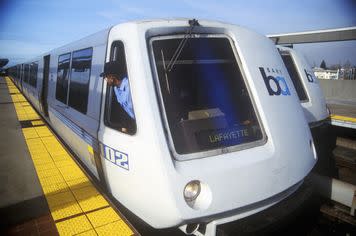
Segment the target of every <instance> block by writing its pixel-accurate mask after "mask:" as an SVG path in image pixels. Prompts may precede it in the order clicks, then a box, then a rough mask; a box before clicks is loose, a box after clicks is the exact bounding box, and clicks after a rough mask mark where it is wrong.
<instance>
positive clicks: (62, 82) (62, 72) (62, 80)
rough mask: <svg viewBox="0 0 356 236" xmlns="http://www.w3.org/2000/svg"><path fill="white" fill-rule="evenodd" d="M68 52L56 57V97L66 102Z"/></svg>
mask: <svg viewBox="0 0 356 236" xmlns="http://www.w3.org/2000/svg"><path fill="white" fill-rule="evenodd" d="M69 66H70V53H67V54H63V55H60V56H59V57H58V69H57V85H56V99H57V100H58V101H60V102H63V103H64V104H67V94H68V80H69Z"/></svg>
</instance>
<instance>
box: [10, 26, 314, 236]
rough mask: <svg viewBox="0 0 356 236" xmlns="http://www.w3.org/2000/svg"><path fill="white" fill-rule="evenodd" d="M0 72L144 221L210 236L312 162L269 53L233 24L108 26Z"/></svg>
mask: <svg viewBox="0 0 356 236" xmlns="http://www.w3.org/2000/svg"><path fill="white" fill-rule="evenodd" d="M105 62H106V63H108V62H115V63H117V65H118V66H117V67H118V71H119V72H118V73H119V76H120V77H122V78H123V77H126V78H127V80H128V85H129V86H128V87H126V89H129V90H128V91H129V92H130V93H127V94H131V95H130V96H131V97H130V98H131V100H132V106H133V110H132V111H131V112H132V114H133V116H128V114H127V113H128V112H127V109H125V107H124V106H123V105H120V104H119V103H118V101H117V100H118V96H117V91H116V90H117V89H118V88H120V87H118V86H108V84H107V83H106V82H105V80H103V78H102V77H100V74H101V73H102V72H103V70H104V64H105ZM106 72H107V71H106ZM10 73H11V75H12V77H14V78H15V81H16V83H17V85H18V86H19V87H21V88H22V91H23V93H24V94H25V95H26V96H27V97H28V98H29V100H30V101H31V102H32V104H33V105H34V106H35V107H36V109H37V110H38V111H40V113H41V114H42V115H43V117H44V118H45V119H46V120H47V121H48V122H49V124H50V125H51V126H52V128H53V129H54V130H55V131H56V132H57V134H58V135H60V136H61V137H62V139H63V140H64V141H65V142H66V143H67V144H68V145H69V146H70V148H71V149H72V150H73V152H75V153H76V155H77V156H78V158H79V159H80V160H81V162H82V163H83V164H84V165H85V166H86V167H87V168H88V169H89V170H90V171H91V173H92V174H93V175H94V176H95V177H96V178H97V179H98V180H99V181H101V182H103V183H105V184H106V185H107V188H108V191H109V192H110V193H111V194H112V196H113V197H114V198H115V199H117V200H118V201H119V202H120V203H122V204H123V205H124V206H126V207H127V208H128V209H129V210H130V211H132V212H133V213H134V214H135V215H136V216H138V217H139V218H141V219H142V220H144V221H145V222H146V223H148V224H149V225H151V226H152V227H154V228H168V227H180V228H181V229H182V230H183V231H184V232H185V233H195V234H206V235H213V234H215V232H216V227H217V226H218V225H221V224H224V223H228V222H232V221H235V220H238V219H241V218H243V217H246V216H249V215H251V214H254V213H256V212H259V211H262V210H264V209H266V208H268V207H270V206H272V205H274V204H276V203H278V202H280V201H281V200H283V199H285V198H286V197H287V196H289V195H291V194H293V193H294V192H295V191H296V190H297V189H298V188H299V187H300V186H301V184H302V183H303V179H304V178H305V177H306V176H307V175H308V173H309V172H310V170H311V169H312V168H313V166H314V164H315V163H316V160H317V156H316V152H315V148H314V143H313V139H312V136H311V133H310V130H309V127H308V123H307V122H306V120H305V117H304V114H303V110H302V107H301V105H300V102H299V99H298V96H297V92H296V91H295V89H294V86H293V83H292V81H291V79H290V77H289V75H288V72H287V69H286V68H285V66H284V64H283V61H282V59H281V56H280V55H279V52H278V50H277V49H276V47H275V45H274V44H273V43H272V42H271V41H270V40H269V39H268V38H266V37H265V36H262V35H259V34H257V33H254V32H252V31H250V30H247V29H244V28H242V27H239V26H236V25H231V24H225V23H220V22H214V21H205V20H201V21H199V22H198V21H195V20H191V21H188V20H154V21H136V22H129V23H124V24H119V25H116V26H114V27H112V28H110V29H107V30H104V31H101V32H99V33H96V34H93V35H91V36H89V37H86V38H84V39H82V40H79V41H76V42H74V43H71V44H68V45H66V46H63V47H60V48H57V49H54V50H52V51H50V52H48V53H46V54H44V55H42V56H40V57H37V58H34V59H33V60H30V61H28V62H26V63H23V64H21V65H18V66H16V67H13V68H11V69H10ZM199 224H201V225H200V227H199ZM196 230H199V231H200V232H199V231H196Z"/></svg>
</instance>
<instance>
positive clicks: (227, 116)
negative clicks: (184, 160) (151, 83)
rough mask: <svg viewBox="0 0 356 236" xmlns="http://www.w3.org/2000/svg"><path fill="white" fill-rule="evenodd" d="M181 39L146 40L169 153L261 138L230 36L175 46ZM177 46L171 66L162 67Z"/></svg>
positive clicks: (191, 40)
mask: <svg viewBox="0 0 356 236" xmlns="http://www.w3.org/2000/svg"><path fill="white" fill-rule="evenodd" d="M183 37H184V36H175V37H174V38H173V37H158V38H155V39H153V40H152V50H153V57H154V61H155V66H156V71H157V77H158V83H157V85H158V87H159V88H160V93H161V95H160V97H161V100H162V106H163V107H162V110H164V111H165V120H166V123H167V125H168V126H169V135H170V140H171V142H173V144H174V149H175V152H176V153H177V154H179V155H182V154H190V153H196V152H202V151H208V150H214V149H221V148H227V147H234V146H238V147H242V148H243V147H246V146H251V144H254V142H256V141H258V140H261V139H262V138H263V135H262V130H261V126H260V124H259V122H258V119H257V116H256V112H255V110H254V106H253V103H252V100H251V97H250V94H249V91H248V89H247V86H246V84H245V81H244V79H243V77H242V73H241V71H240V68H239V65H238V63H237V60H236V58H235V54H234V51H233V49H232V45H231V42H230V40H229V39H228V38H226V37H224V36H209V37H208V36H201V35H200V36H199V35H195V36H194V37H192V38H189V40H187V41H186V43H185V44H184V47H182V48H180V49H179V44H180V43H181V41H182V38H183ZM177 48H178V49H179V50H180V52H179V55H178V57H177V58H176V60H174V66H172V67H170V69H167V65H168V64H169V63H170V62H171V61H172V60H171V59H172V57H173V56H174V54H175V53H176V51H177ZM245 144H249V145H245Z"/></svg>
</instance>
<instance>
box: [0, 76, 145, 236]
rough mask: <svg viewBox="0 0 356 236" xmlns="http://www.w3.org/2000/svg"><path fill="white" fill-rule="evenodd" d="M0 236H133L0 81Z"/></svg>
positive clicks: (15, 94)
mask: <svg viewBox="0 0 356 236" xmlns="http://www.w3.org/2000/svg"><path fill="white" fill-rule="evenodd" d="M0 130H1V132H0V168H1V169H0V235H139V233H138V232H137V231H136V230H135V228H134V227H133V226H132V225H131V224H130V223H129V222H128V221H127V219H126V218H125V217H124V216H123V214H121V213H120V211H119V210H118V209H117V208H116V207H115V206H114V205H113V204H111V202H110V199H109V198H108V197H107V196H106V195H105V194H104V193H103V192H102V191H100V189H99V188H97V187H96V185H95V183H94V182H93V181H92V179H91V178H90V176H88V175H86V173H85V172H84V171H83V170H82V169H81V167H80V166H79V165H78V163H77V162H76V161H75V158H74V157H73V156H72V155H71V154H70V152H69V151H68V150H67V149H66V147H65V146H64V145H63V144H62V143H61V142H60V140H59V139H58V138H57V137H56V135H55V134H54V133H53V132H52V130H51V129H50V128H49V127H48V126H47V125H46V122H45V121H44V120H42V119H41V117H40V116H39V115H38V114H37V112H36V111H35V110H34V109H33V108H32V106H31V105H30V104H29V102H28V101H27V100H26V98H25V97H24V96H23V95H22V94H21V92H20V91H19V90H18V89H17V87H16V86H15V85H14V83H13V82H12V81H11V79H10V78H9V77H5V78H3V77H0Z"/></svg>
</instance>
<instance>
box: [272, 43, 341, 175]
mask: <svg viewBox="0 0 356 236" xmlns="http://www.w3.org/2000/svg"><path fill="white" fill-rule="evenodd" d="M277 48H278V50H279V52H280V54H281V56H282V59H283V62H284V64H285V66H286V68H287V70H288V73H289V76H290V77H291V79H292V82H293V84H294V87H295V89H296V91H297V94H298V97H299V100H300V102H301V105H302V108H303V111H304V115H305V118H306V120H307V122H308V123H309V127H310V129H311V133H312V136H313V139H314V143H315V148H316V150H317V155H318V157H319V160H318V163H317V165H316V167H315V171H316V172H318V173H321V174H324V175H333V174H334V172H335V170H334V168H335V163H333V157H332V156H330V154H331V153H332V150H333V148H334V147H335V143H336V137H335V135H333V134H332V130H331V125H330V111H329V109H328V108H327V105H326V101H325V97H324V95H323V92H322V90H321V87H320V85H319V81H318V79H317V78H316V77H315V75H314V72H313V70H312V68H311V66H310V65H309V63H308V62H307V61H306V59H305V58H304V56H303V55H302V54H301V53H300V52H298V51H296V50H295V49H293V48H290V47H283V46H277Z"/></svg>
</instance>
